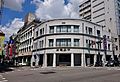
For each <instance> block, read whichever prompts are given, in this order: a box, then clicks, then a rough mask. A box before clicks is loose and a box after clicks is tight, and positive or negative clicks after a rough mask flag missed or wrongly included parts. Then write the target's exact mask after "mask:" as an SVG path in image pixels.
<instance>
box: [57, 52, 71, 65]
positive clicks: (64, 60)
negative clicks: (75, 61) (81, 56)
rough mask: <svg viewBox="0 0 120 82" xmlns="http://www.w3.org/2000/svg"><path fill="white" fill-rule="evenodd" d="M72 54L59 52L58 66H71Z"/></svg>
mask: <svg viewBox="0 0 120 82" xmlns="http://www.w3.org/2000/svg"><path fill="white" fill-rule="evenodd" d="M70 65H71V54H57V66H70Z"/></svg>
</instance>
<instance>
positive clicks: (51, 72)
mask: <svg viewBox="0 0 120 82" xmlns="http://www.w3.org/2000/svg"><path fill="white" fill-rule="evenodd" d="M53 73H56V72H53V71H47V72H40V74H53Z"/></svg>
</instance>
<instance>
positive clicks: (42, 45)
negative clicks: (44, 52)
mask: <svg viewBox="0 0 120 82" xmlns="http://www.w3.org/2000/svg"><path fill="white" fill-rule="evenodd" d="M41 44H42V48H43V45H44V42H43V40H42V43H41Z"/></svg>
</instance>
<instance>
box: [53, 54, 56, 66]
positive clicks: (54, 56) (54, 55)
mask: <svg viewBox="0 0 120 82" xmlns="http://www.w3.org/2000/svg"><path fill="white" fill-rule="evenodd" d="M53 67H56V54H55V53H54V54H53Z"/></svg>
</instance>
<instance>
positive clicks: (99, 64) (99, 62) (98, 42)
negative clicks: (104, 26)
mask: <svg viewBox="0 0 120 82" xmlns="http://www.w3.org/2000/svg"><path fill="white" fill-rule="evenodd" d="M96 43H97V45H98V57H97V62H98V66H101V63H102V62H101V58H100V50H101V43H102V42H101V37H100V35H99V36H98V41H97V42H96Z"/></svg>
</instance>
